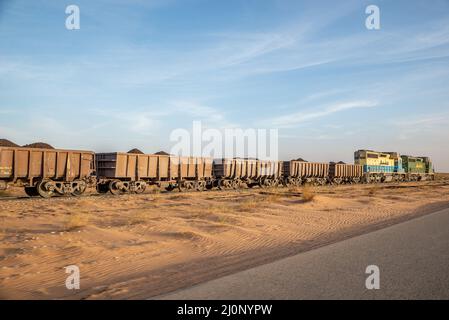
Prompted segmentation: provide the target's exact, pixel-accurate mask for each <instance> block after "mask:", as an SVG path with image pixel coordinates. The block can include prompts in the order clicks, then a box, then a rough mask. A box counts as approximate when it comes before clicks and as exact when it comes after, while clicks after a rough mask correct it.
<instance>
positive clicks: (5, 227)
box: [0, 175, 449, 299]
mask: <svg viewBox="0 0 449 320" xmlns="http://www.w3.org/2000/svg"><path fill="white" fill-rule="evenodd" d="M21 192H22V191H18V190H15V189H12V190H11V191H7V192H3V193H2V194H1V195H2V196H3V199H0V239H1V244H0V298H2V299H146V298H152V297H155V296H157V295H159V294H164V293H168V292H171V291H174V290H177V289H180V288H184V287H188V286H191V285H194V284H197V283H200V282H203V281H207V280H211V279H214V278H217V277H220V276H223V275H227V274H231V273H233V272H236V271H240V270H243V269H247V268H250V267H253V266H256V265H260V264H263V263H267V262H271V261H274V260H276V259H280V258H283V257H286V256H289V255H293V254H296V253H299V252H303V251H306V250H311V249H313V248H316V247H319V246H323V245H326V244H329V243H332V242H336V241H340V240H343V239H346V238H349V237H353V236H356V235H359V234H362V233H366V232H369V231H372V230H375V229H379V228H382V227H385V226H388V225H392V224H395V223H398V222H401V221H404V220H407V219H411V218H413V217H417V216H420V215H424V214H428V213H431V212H435V211H438V210H440V209H443V208H447V207H449V177H448V176H447V175H446V176H439V179H438V180H437V181H434V182H421V183H401V184H393V183H390V184H382V185H347V186H326V187H319V188H313V187H306V188H294V189H287V188H278V189H257V188H255V189H251V190H238V191H209V192H201V193H199V192H198V193H197V192H192V193H178V192H172V193H156V192H151V190H149V191H148V192H147V193H145V194H141V195H123V196H115V197H114V196H95V195H88V196H83V197H80V198H73V197H59V198H53V199H40V198H35V199H34V198H33V199H25V198H24V199H22V198H18V199H17V198H8V196H11V195H15V196H20V195H21V194H22V193H21ZM68 265H77V266H78V267H79V268H80V272H81V288H80V289H79V290H68V289H66V287H65V279H66V277H67V276H68V275H67V274H66V273H65V269H64V267H66V266H68Z"/></svg>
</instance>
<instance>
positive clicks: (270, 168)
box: [258, 160, 283, 178]
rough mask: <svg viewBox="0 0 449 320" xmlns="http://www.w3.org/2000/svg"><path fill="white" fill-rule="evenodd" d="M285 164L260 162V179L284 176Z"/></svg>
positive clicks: (280, 162)
mask: <svg viewBox="0 0 449 320" xmlns="http://www.w3.org/2000/svg"><path fill="white" fill-rule="evenodd" d="M282 170H283V162H282V161H268V160H260V161H258V177H274V178H279V177H281V176H282Z"/></svg>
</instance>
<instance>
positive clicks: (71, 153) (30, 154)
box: [0, 147, 95, 185]
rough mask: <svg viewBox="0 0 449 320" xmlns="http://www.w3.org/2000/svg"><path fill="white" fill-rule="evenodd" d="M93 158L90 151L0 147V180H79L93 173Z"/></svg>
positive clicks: (28, 182) (21, 181)
mask: <svg viewBox="0 0 449 320" xmlns="http://www.w3.org/2000/svg"><path fill="white" fill-rule="evenodd" d="M94 159H95V155H94V153H93V152H91V151H79V150H58V149H35V148H20V147H19V148H9V147H0V180H3V181H7V182H9V183H13V184H18V185H33V182H34V181H36V180H46V179H48V180H54V181H69V182H70V181H74V180H80V179H84V178H88V177H90V176H91V175H92V174H93V172H94V170H95V167H94Z"/></svg>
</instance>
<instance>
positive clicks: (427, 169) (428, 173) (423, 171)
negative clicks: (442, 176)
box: [401, 155, 435, 181]
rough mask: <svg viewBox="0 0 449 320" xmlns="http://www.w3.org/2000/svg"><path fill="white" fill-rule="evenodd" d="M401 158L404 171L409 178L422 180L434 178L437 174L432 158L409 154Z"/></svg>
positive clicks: (410, 179)
mask: <svg viewBox="0 0 449 320" xmlns="http://www.w3.org/2000/svg"><path fill="white" fill-rule="evenodd" d="M401 158H402V163H403V168H404V171H405V173H406V174H407V180H409V181H420V180H433V179H434V177H435V175H434V170H433V166H432V162H431V161H430V158H428V157H413V156H407V155H402V156H401Z"/></svg>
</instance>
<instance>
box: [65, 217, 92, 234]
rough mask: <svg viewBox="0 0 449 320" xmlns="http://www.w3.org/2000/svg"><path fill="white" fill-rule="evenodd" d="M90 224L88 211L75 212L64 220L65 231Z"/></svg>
mask: <svg viewBox="0 0 449 320" xmlns="http://www.w3.org/2000/svg"><path fill="white" fill-rule="evenodd" d="M88 224H89V216H88V215H87V214H86V213H75V214H72V215H70V216H68V217H67V219H66V220H65V221H64V231H72V230H76V229H79V228H82V227H85V226H87V225H88Z"/></svg>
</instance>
